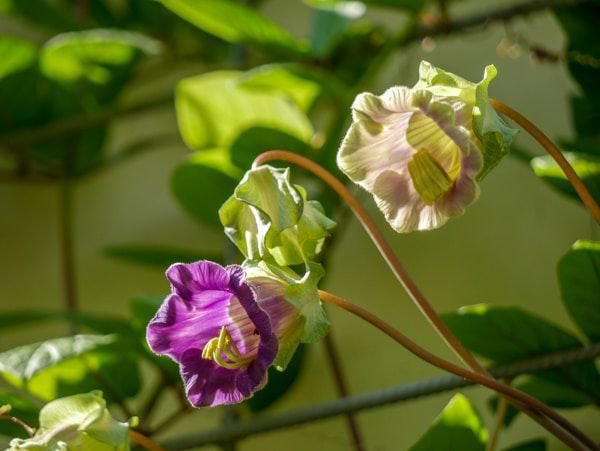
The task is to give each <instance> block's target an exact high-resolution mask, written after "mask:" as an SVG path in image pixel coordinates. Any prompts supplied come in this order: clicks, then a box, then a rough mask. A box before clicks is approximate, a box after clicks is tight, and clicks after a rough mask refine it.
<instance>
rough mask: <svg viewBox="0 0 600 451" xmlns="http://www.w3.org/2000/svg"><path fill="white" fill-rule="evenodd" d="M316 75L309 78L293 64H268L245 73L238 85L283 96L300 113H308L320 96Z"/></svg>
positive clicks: (319, 86)
mask: <svg viewBox="0 0 600 451" xmlns="http://www.w3.org/2000/svg"><path fill="white" fill-rule="evenodd" d="M317 77H318V76H317V75H316V74H314V76H313V77H309V76H307V74H306V71H305V70H302V69H301V67H300V66H296V65H293V64H268V65H265V66H259V67H257V68H256V69H253V70H250V71H248V72H246V73H245V74H244V75H243V76H242V77H241V78H240V85H241V86H244V87H246V88H253V89H257V90H263V91H265V92H277V93H280V94H285V95H286V96H288V97H289V98H290V99H291V100H292V101H293V102H295V103H296V104H297V105H298V107H299V108H300V109H301V110H302V111H308V110H309V109H310V107H311V105H312V104H313V102H314V101H315V100H316V98H317V97H318V96H319V95H320V94H321V89H322V87H321V85H320V84H319V83H318V82H317Z"/></svg>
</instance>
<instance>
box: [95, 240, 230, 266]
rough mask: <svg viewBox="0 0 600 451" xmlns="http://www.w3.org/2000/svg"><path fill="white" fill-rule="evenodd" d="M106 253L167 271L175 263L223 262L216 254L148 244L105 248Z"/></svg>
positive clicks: (119, 258) (116, 257) (118, 258)
mask: <svg viewBox="0 0 600 451" xmlns="http://www.w3.org/2000/svg"><path fill="white" fill-rule="evenodd" d="M104 253H105V254H106V255H107V256H109V257H111V258H114V259H117V260H123V261H126V262H129V263H135V264H138V265H143V266H149V267H153V268H160V269H163V270H166V269H167V268H168V267H169V266H170V265H171V264H173V263H192V262H195V261H198V260H212V261H214V262H219V263H220V262H222V260H223V258H222V256H220V255H216V254H206V253H202V252H195V251H189V250H185V249H177V248H171V247H165V246H154V245H147V244H124V245H118V246H109V247H106V248H104Z"/></svg>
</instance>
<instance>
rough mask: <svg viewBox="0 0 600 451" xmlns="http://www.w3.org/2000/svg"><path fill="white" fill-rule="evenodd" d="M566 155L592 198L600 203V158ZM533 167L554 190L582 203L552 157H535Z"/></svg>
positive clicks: (532, 161)
mask: <svg viewBox="0 0 600 451" xmlns="http://www.w3.org/2000/svg"><path fill="white" fill-rule="evenodd" d="M564 155H565V157H566V158H567V160H568V161H569V163H571V166H573V169H575V172H576V173H577V175H578V176H579V177H580V178H581V180H582V181H583V183H584V184H585V185H586V186H587V188H588V189H589V191H590V193H591V194H592V196H594V198H595V199H596V200H597V201H600V157H594V156H592V155H586V154H582V153H574V152H564ZM531 167H532V168H533V170H534V172H535V173H536V175H537V176H538V177H541V178H542V179H543V180H544V181H546V182H548V183H549V184H550V185H552V186H553V187H554V188H556V189H558V190H559V191H561V192H563V193H565V194H568V195H570V196H571V197H573V198H575V199H577V200H578V201H581V199H580V198H579V196H578V195H577V193H576V191H575V190H574V189H573V187H572V186H571V184H570V183H569V181H568V180H567V177H566V176H565V174H564V172H563V171H562V169H561V168H560V167H559V166H558V165H557V164H556V162H555V161H554V159H553V158H552V157H550V156H541V157H535V158H534V159H533V160H531Z"/></svg>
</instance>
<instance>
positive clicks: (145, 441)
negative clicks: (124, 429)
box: [129, 429, 166, 451]
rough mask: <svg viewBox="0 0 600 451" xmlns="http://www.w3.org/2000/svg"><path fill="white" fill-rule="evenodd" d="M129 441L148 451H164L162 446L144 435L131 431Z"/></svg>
mask: <svg viewBox="0 0 600 451" xmlns="http://www.w3.org/2000/svg"><path fill="white" fill-rule="evenodd" d="M129 439H130V440H131V441H132V442H133V443H135V444H137V445H140V446H141V447H143V448H145V449H147V450H148V451H166V450H165V449H164V448H163V447H162V446H160V445H159V444H158V443H156V442H155V441H154V440H152V439H151V438H149V437H146V436H145V435H144V434H141V433H139V432H137V431H134V430H132V429H130V430H129Z"/></svg>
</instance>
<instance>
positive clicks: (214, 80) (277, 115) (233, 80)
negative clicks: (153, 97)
mask: <svg viewBox="0 0 600 451" xmlns="http://www.w3.org/2000/svg"><path fill="white" fill-rule="evenodd" d="M241 74H242V73H241V72H235V71H217V72H211V73H208V74H204V75H200V76H197V77H192V78H186V79H184V80H182V81H181V82H180V83H179V84H178V86H177V92H176V96H175V107H176V109H177V120H178V122H179V131H180V132H181V135H182V137H183V140H184V141H185V143H186V144H187V146H188V147H190V148H191V149H195V150H200V149H205V148H210V147H213V148H215V147H220V148H223V149H227V148H229V146H230V145H231V143H232V142H233V141H235V139H236V138H237V137H238V136H239V134H240V133H241V132H242V131H244V130H246V129H248V128H251V127H268V128H274V129H277V130H280V131H282V132H284V133H287V134H289V135H291V136H293V137H295V138H298V139H299V140H302V141H304V142H309V141H310V139H311V138H312V135H313V130H312V126H311V124H310V121H309V120H308V118H307V117H306V116H305V115H304V114H303V113H302V112H301V111H300V109H299V108H298V107H297V106H296V105H294V104H292V103H290V102H289V100H288V98H287V96H286V95H284V94H281V93H275V92H264V91H259V90H256V89H251V88H247V87H244V86H242V84H241V82H242V80H243V78H241Z"/></svg>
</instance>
